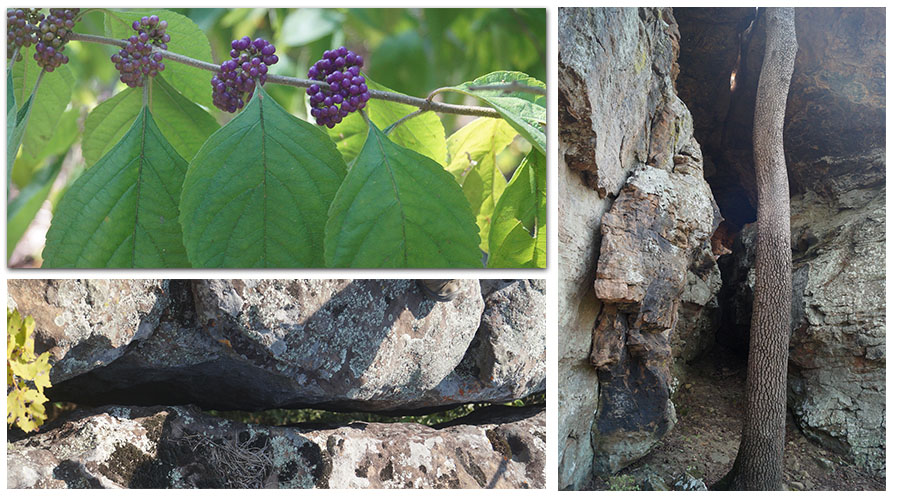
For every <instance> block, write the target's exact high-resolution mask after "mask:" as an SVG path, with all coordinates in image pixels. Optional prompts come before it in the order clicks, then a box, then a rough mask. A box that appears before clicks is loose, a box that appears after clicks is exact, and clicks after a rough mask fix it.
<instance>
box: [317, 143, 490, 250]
mask: <svg viewBox="0 0 900 500" xmlns="http://www.w3.org/2000/svg"><path fill="white" fill-rule="evenodd" d="M325 263H326V264H327V265H328V266H329V267H481V251H479V250H478V227H477V226H476V225H475V220H474V217H472V212H471V210H470V209H469V206H468V203H467V202H466V199H465V197H464V196H463V194H462V191H461V190H460V188H459V185H458V184H456V182H455V181H454V180H453V176H452V175H450V173H449V172H447V171H446V170H444V169H443V168H442V167H441V166H440V165H438V164H437V163H435V162H434V161H433V160H431V159H429V158H427V157H425V156H422V155H420V154H419V153H416V152H415V151H412V150H409V149H406V148H402V147H400V146H398V145H396V144H394V143H393V142H391V141H390V140H389V139H388V138H387V136H385V135H384V134H383V133H382V132H381V131H380V130H379V129H378V127H376V126H370V128H369V135H368V137H367V139H366V142H365V144H364V145H363V148H362V151H360V153H359V156H357V158H356V161H355V162H354V163H353V166H352V167H351V168H350V171H349V172H348V173H347V178H346V179H345V180H344V183H343V184H342V185H341V189H340V190H339V191H338V193H337V196H335V199H334V203H332V204H331V208H330V209H329V210H328V223H327V224H326V226H325Z"/></svg>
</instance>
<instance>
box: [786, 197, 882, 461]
mask: <svg viewBox="0 0 900 500" xmlns="http://www.w3.org/2000/svg"><path fill="white" fill-rule="evenodd" d="M868 195H869V196H870V197H871V199H870V200H868V201H867V202H865V203H861V204H860V206H858V207H855V208H852V209H851V208H847V207H836V206H834V205H832V204H830V203H826V202H824V201H823V200H822V198H821V197H819V196H816V195H814V194H813V193H808V194H807V195H806V196H804V197H803V198H800V199H795V200H794V205H795V206H794V207H793V208H792V212H793V213H795V214H797V215H795V216H794V217H793V224H792V226H793V231H792V233H793V241H794V246H795V253H794V279H793V283H794V306H793V309H794V311H793V335H792V337H791V355H790V363H791V368H792V369H791V371H790V372H789V375H790V376H789V379H788V381H789V385H788V387H789V388H790V391H789V406H790V408H791V410H792V411H793V412H794V416H795V418H796V420H797V422H798V423H799V424H800V427H801V428H802V429H803V430H804V431H805V432H806V433H807V434H809V435H811V436H812V437H814V438H816V439H817V440H819V441H820V442H822V443H824V444H826V445H828V446H829V447H831V448H833V449H836V450H837V451H843V452H846V453H847V454H849V455H850V457H852V459H853V461H854V462H855V463H856V464H858V465H863V466H865V467H866V468H868V469H869V470H872V471H875V472H880V473H881V474H884V473H885V435H886V434H885V433H886V430H885V426H886V420H885V410H886V406H885V396H886V390H885V387H886V378H885V364H886V358H885V341H886V338H885V336H886V325H885V315H886V302H885V300H886V299H885V280H886V272H885V262H886V250H885V191H884V190H880V191H870V192H868ZM807 245H808V246H807ZM797 247H800V248H803V250H800V248H797Z"/></svg>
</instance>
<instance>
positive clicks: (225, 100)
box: [212, 36, 278, 113]
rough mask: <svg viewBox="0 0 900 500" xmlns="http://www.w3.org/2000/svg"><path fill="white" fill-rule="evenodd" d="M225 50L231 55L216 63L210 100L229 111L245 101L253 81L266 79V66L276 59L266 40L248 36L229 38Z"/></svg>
mask: <svg viewBox="0 0 900 500" xmlns="http://www.w3.org/2000/svg"><path fill="white" fill-rule="evenodd" d="M229 54H230V55H231V59H230V60H228V61H225V62H223V63H222V64H221V65H220V66H219V71H218V72H217V73H216V77H215V78H216V81H215V82H212V87H213V104H215V105H216V107H218V108H219V109H221V110H223V111H228V112H231V113H233V112H235V111H237V110H238V109H241V108H243V107H244V103H245V102H249V100H250V97H251V96H252V95H253V90H254V88H255V86H256V85H257V84H259V85H262V84H264V83H265V82H266V73H267V72H268V71H269V68H268V66H270V65H272V64H275V63H276V62H278V56H276V55H275V46H274V45H272V44H271V43H269V42H268V40H265V39H262V38H256V39H255V40H251V39H250V37H248V36H245V37H242V38H239V39H237V40H232V41H231V52H230V53H229ZM238 68H240V69H239V71H238Z"/></svg>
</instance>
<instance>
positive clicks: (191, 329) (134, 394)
mask: <svg viewBox="0 0 900 500" xmlns="http://www.w3.org/2000/svg"><path fill="white" fill-rule="evenodd" d="M71 283H74V282H72V281H70V280H60V281H50V282H42V283H37V282H35V283H29V282H28V280H22V281H15V280H14V281H11V282H10V287H9V290H10V292H9V295H10V298H11V299H12V300H13V301H15V303H16V304H17V305H19V308H20V310H21V311H22V312H23V313H25V314H35V315H38V314H45V315H48V316H47V318H44V317H43V316H39V317H36V323H37V330H36V331H37V337H38V339H39V341H40V342H45V343H47V344H50V345H52V343H51V342H52V339H54V338H59V339H63V340H62V341H58V342H59V344H60V345H64V346H66V347H67V348H66V349H57V350H55V351H52V352H53V353H54V356H53V357H52V358H51V361H52V363H53V364H54V368H53V371H52V372H51V380H52V382H53V384H54V386H53V387H52V388H51V389H49V390H48V396H49V397H50V398H51V400H56V401H75V402H83V403H87V404H94V405H96V404H111V403H118V404H140V405H154V404H188V403H190V404H196V405H198V406H201V407H207V408H218V409H244V410H257V409H264V408H301V407H302V408H309V407H318V408H327V409H334V410H364V411H406V412H409V411H423V412H428V409H430V408H439V407H446V406H450V405H456V404H460V403H467V402H507V401H511V400H513V399H516V398H521V397H524V396H526V395H529V394H532V393H535V392H540V391H542V390H544V385H545V374H544V372H545V369H544V366H545V362H544V350H543V345H544V342H545V329H544V321H545V319H544V311H545V304H544V301H545V292H544V287H543V284H542V283H539V282H518V281H513V282H509V283H493V284H492V283H486V285H485V286H486V288H485V290H484V291H483V290H482V287H481V284H480V283H479V282H478V281H476V280H465V281H464V282H463V284H462V291H461V293H460V294H459V295H458V296H457V297H456V298H455V299H454V300H453V301H451V302H435V301H433V300H431V299H428V298H427V297H426V296H425V295H424V294H423V293H422V291H421V290H420V289H419V287H418V285H417V283H416V282H415V281H413V280H197V281H193V282H191V281H185V280H171V281H165V280H163V281H147V282H140V283H139V282H133V285H129V284H128V283H129V282H128V281H123V283H118V284H115V283H114V285H115V286H118V287H120V288H121V290H125V288H122V287H129V286H131V287H132V288H134V290H135V293H136V297H134V298H131V299H125V298H124V297H125V296H126V295H127V294H125V293H124V292H122V291H121V290H120V288H114V290H120V291H118V292H115V293H118V294H119V295H115V294H113V293H112V292H110V293H109V296H110V297H123V298H122V299H121V302H122V304H124V305H120V306H118V309H115V308H114V309H112V311H110V309H109V307H112V306H101V304H106V303H107V302H99V301H97V300H95V301H94V302H91V303H86V304H87V305H85V306H84V311H81V310H80V309H76V312H77V311H81V312H78V314H77V315H76V317H77V318H82V317H84V318H94V316H97V317H98V318H101V319H93V320H91V321H93V323H90V322H89V320H87V319H85V320H79V321H82V323H85V324H86V325H88V326H85V327H84V328H89V327H90V325H99V326H96V327H94V329H93V330H85V331H86V332H87V333H84V334H82V333H80V332H82V330H81V329H80V328H82V327H81V326H80V325H81V324H82V323H79V322H75V321H73V320H67V321H68V322H67V323H64V324H63V326H61V327H60V326H58V325H59V323H53V321H52V318H54V317H62V316H64V315H65V314H74V313H69V312H66V313H63V312H62V309H59V311H56V310H55V309H53V308H52V307H51V306H52V305H53V304H55V303H51V302H50V299H49V298H48V297H52V295H51V294H50V293H49V292H47V290H56V289H66V290H67V289H68V288H71V287H75V289H76V290H82V289H83V290H86V291H87V290H92V289H94V288H97V287H107V286H108V284H107V283H106V282H96V283H95V282H93V281H90V280H87V281H85V282H78V285H77V286H76V285H72V284H71ZM79 287H80V288H79ZM129 290H130V289H129ZM67 293H69V292H67ZM73 293H74V292H73ZM85 293H87V292H85ZM483 293H484V296H483ZM66 296H67V297H69V296H72V294H69V295H66ZM74 296H76V297H78V295H77V294H76V295H74ZM54 300H55V299H54ZM67 300H68V299H67ZM108 301H110V302H115V299H108ZM485 302H487V303H488V308H487V309H485ZM74 303H76V304H77V302H74ZM91 304H93V309H92V306H91ZM129 308H130V309H129ZM104 321H105V322H106V323H103V322H104ZM126 321H127V322H126ZM70 325H72V326H70ZM119 326H121V327H122V328H121V329H119V328H114V327H119ZM126 326H128V327H129V328H130V330H129V329H128V328H125V327H126ZM70 328H71V329H70ZM54 335H55V336H56V337H54ZM47 339H51V340H47ZM72 339H77V340H72ZM66 342H68V343H66ZM82 345H84V346H85V347H82ZM97 345H99V346H103V347H107V348H106V349H105V350H98V349H97V348H95V347H94V346H97ZM109 346H112V347H109ZM89 347H90V348H89ZM57 353H58V354H57ZM70 367H83V368H81V369H80V371H76V370H73V369H72V368H70ZM74 375H78V376H77V377H75V376H74Z"/></svg>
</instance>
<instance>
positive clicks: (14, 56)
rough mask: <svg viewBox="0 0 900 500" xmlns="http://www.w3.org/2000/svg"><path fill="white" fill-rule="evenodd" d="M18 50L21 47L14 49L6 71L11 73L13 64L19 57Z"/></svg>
mask: <svg viewBox="0 0 900 500" xmlns="http://www.w3.org/2000/svg"><path fill="white" fill-rule="evenodd" d="M20 48H21V47H16V49H15V50H13V53H12V57H10V58H9V66H7V67H6V70H7V71H12V67H13V63H14V62H16V58H17V57H19V49H20Z"/></svg>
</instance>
